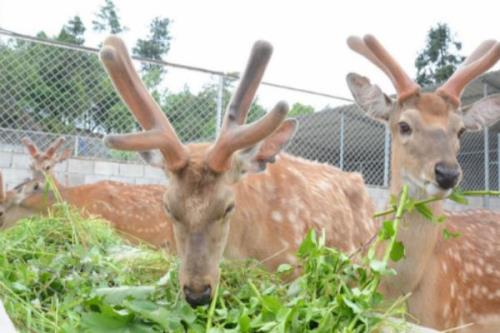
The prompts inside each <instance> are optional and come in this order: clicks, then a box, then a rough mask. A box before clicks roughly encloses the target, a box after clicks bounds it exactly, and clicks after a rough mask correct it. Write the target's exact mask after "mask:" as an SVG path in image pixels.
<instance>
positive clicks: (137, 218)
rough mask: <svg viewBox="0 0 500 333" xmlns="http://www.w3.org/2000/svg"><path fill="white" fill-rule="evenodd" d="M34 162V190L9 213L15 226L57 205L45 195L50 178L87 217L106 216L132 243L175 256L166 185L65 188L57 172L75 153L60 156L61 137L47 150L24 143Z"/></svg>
mask: <svg viewBox="0 0 500 333" xmlns="http://www.w3.org/2000/svg"><path fill="white" fill-rule="evenodd" d="M22 142H23V144H24V145H25V146H26V148H27V150H28V152H29V154H30V156H31V158H32V163H31V165H30V168H31V170H32V173H33V180H32V182H31V183H30V184H32V183H33V184H37V185H36V186H35V185H32V186H31V187H29V188H27V187H26V186H25V187H24V189H25V193H24V195H23V199H22V200H17V203H16V204H15V205H14V204H12V205H11V207H10V210H9V211H8V212H7V214H6V215H8V220H9V223H6V224H5V225H6V226H11V225H12V224H13V223H15V221H17V220H19V219H20V218H22V217H27V216H31V215H35V214H38V213H45V212H46V211H47V210H48V209H49V207H50V206H51V205H52V204H53V203H54V202H55V198H54V196H53V195H52V194H51V193H49V194H48V197H47V194H46V193H45V191H44V189H45V186H46V185H45V180H46V178H45V177H46V175H47V177H49V178H50V179H51V182H52V183H53V184H54V185H55V187H56V188H57V190H58V192H59V193H60V194H61V197H62V199H63V200H64V201H66V202H68V203H69V204H71V205H73V206H75V207H77V208H79V209H81V210H82V212H83V213H84V214H86V215H92V216H98V217H102V218H104V219H105V220H107V221H109V222H110V223H111V225H112V226H113V227H114V228H115V229H116V230H118V231H119V232H120V233H122V234H123V235H124V236H126V237H127V238H128V239H130V240H131V241H139V240H142V241H146V242H147V243H150V244H152V245H153V246H157V247H163V248H165V249H166V250H167V251H168V252H169V253H175V244H174V242H175V241H174V239H173V233H172V224H171V222H170V221H169V220H168V217H167V216H166V214H165V212H164V209H163V205H162V196H163V192H164V188H163V186H160V185H133V184H126V183H121V182H115V181H100V182H97V183H93V184H87V185H80V186H65V185H63V184H62V183H60V182H59V181H58V180H57V178H56V177H54V174H53V170H54V167H55V165H57V163H60V162H62V161H64V160H66V159H67V158H69V157H70V156H71V150H64V151H63V152H62V153H58V150H59V148H60V147H61V146H62V144H63V143H64V138H58V139H57V140H55V141H54V142H53V143H52V144H50V145H49V147H48V148H47V149H46V150H45V151H40V150H39V149H38V147H37V146H36V145H35V144H34V143H33V142H32V141H31V140H30V139H29V138H24V139H23V140H22Z"/></svg>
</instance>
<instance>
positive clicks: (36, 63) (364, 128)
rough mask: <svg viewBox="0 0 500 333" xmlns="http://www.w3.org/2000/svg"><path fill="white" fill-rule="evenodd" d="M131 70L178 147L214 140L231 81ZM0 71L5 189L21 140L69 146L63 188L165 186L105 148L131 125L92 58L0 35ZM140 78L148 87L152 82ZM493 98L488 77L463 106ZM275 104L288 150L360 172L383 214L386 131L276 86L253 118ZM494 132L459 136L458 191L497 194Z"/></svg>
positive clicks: (263, 94) (350, 108)
mask: <svg viewBox="0 0 500 333" xmlns="http://www.w3.org/2000/svg"><path fill="white" fill-rule="evenodd" d="M135 65H136V67H137V68H144V67H146V66H153V67H154V68H156V69H157V74H158V77H161V78H162V83H161V84H160V85H158V86H155V89H154V91H153V95H154V96H155V98H157V100H158V101H159V103H160V105H161V106H162V108H163V109H164V111H165V112H166V113H167V114H168V116H169V119H170V120H171V122H172V124H173V126H174V127H175V128H176V130H177V133H178V135H179V136H180V138H181V139H182V140H183V141H184V142H186V143H188V142H199V141H206V140H211V139H213V138H214V137H215V136H216V134H217V132H218V130H219V128H220V126H221V119H222V117H223V115H224V110H225V107H226V104H227V103H228V100H229V96H230V91H231V87H232V85H233V83H234V81H235V80H236V79H237V74H235V73H225V72H221V71H215V70H209V69H203V68H195V67H192V66H188V65H181V64H173V63H168V62H163V61H151V60H148V59H136V61H135ZM0 67H2V71H1V72H0V103H1V104H0V131H1V135H0V168H1V169H2V171H3V172H4V173H5V175H6V176H5V178H6V179H7V185H8V187H9V188H10V187H12V186H14V185H16V184H17V183H19V182H21V181H22V180H23V179H24V178H26V177H28V175H29V171H28V169H27V166H28V163H27V161H28V157H27V156H26V155H25V154H24V149H23V147H22V145H21V144H20V139H21V138H22V137H24V136H29V137H30V138H32V139H33V140H34V141H35V142H36V143H38V144H39V145H40V146H42V147H43V146H45V145H46V144H48V143H49V142H51V141H53V140H54V139H55V138H56V137H59V136H61V135H63V136H65V137H66V138H67V146H68V147H71V148H72V149H73V155H74V158H73V159H72V160H70V161H69V162H65V163H63V164H62V165H60V166H58V169H57V171H58V172H59V176H60V178H61V179H64V180H65V181H66V182H67V183H68V184H82V183H89V182H95V181H97V180H103V179H114V180H120V181H126V182H131V183H161V182H163V181H164V177H163V174H162V172H161V171H159V170H156V169H154V168H151V167H149V166H146V165H144V164H143V163H142V162H140V161H139V158H138V157H137V156H136V155H135V154H131V153H122V152H117V151H111V150H109V149H107V148H106V147H105V146H104V145H103V143H102V137H103V136H104V135H105V134H107V133H110V132H113V133H122V132H127V131H130V130H131V129H136V128H137V125H136V123H135V122H134V120H133V118H132V116H131V114H130V113H129V112H128V110H127V109H126V107H125V106H124V105H123V103H122V102H121V100H120V98H119V97H118V96H117V94H116V93H115V91H114V89H113V87H112V84H111V82H110V81H109V79H108V77H107V75H106V73H105V71H104V69H103V68H102V66H101V64H100V63H99V59H98V56H97V49H93V48H86V47H79V46H73V45H66V44H63V43H60V42H54V41H49V40H45V39H40V38H36V37H31V36H25V35H20V34H17V33H13V32H9V31H5V30H0ZM171 78H175V80H173V79H171ZM145 79H146V83H148V80H151V81H153V82H154V81H155V80H157V79H158V78H155V77H152V78H151V77H146V78H145ZM171 81H175V82H174V84H172V83H171ZM151 86H154V84H151ZM434 88H435V87H429V89H434ZM498 92H500V72H490V73H487V74H485V75H483V76H481V77H479V78H478V79H476V80H475V81H474V82H473V83H471V84H470V85H469V86H468V87H467V89H466V91H465V92H464V94H463V104H464V105H469V104H471V103H472V102H474V101H476V100H478V99H480V98H482V97H484V96H487V95H489V94H493V93H498ZM280 99H285V100H287V101H288V102H289V103H290V105H291V107H292V110H291V113H290V115H291V116H294V117H297V118H298V119H299V121H300V127H299V130H298V132H297V134H296V136H295V138H294V140H293V141H292V143H291V144H290V145H289V147H288V148H287V151H288V152H289V153H291V154H294V155H297V156H301V157H304V158H307V159H311V160H317V161H321V162H325V163H329V164H331V165H334V166H337V167H339V168H341V169H343V170H347V171H358V172H361V173H362V175H363V177H364V179H365V182H366V183H367V184H368V185H369V186H370V193H371V194H372V196H373V198H374V199H375V201H376V203H377V206H378V207H382V206H383V204H384V203H385V202H386V198H387V191H386V189H387V186H388V182H389V175H390V170H389V168H390V135H389V132H388V130H387V128H385V127H384V125H383V124H381V123H378V122H376V121H374V120H371V119H368V118H366V117H365V116H363V115H362V114H361V112H360V110H359V109H358V107H357V106H356V105H355V104H353V102H352V101H351V99H350V98H344V97H339V96H335V95H334V94H326V93H320V92H315V91H310V90H307V89H302V88H295V87H289V86H286V85H282V84H275V83H272V82H264V83H263V84H262V86H261V88H260V89H259V92H258V97H257V100H256V101H255V103H254V106H253V108H252V113H251V114H250V119H256V118H258V117H259V116H260V115H262V114H264V113H265V112H267V111H268V110H269V109H270V106H271V105H273V103H274V102H275V101H277V100H280ZM499 130H500V125H498V124H497V125H495V126H494V127H492V128H490V129H488V130H486V131H484V132H477V133H467V134H465V135H464V136H463V137H462V140H461V145H462V148H461V152H460V156H459V160H460V163H461V165H462V168H463V170H464V180H463V182H462V187H463V188H464V189H498V188H499V178H500V169H499V168H498V164H499V161H498V159H499V156H500V155H499V154H498V149H499V146H498V136H499ZM473 205H474V206H477V207H481V206H482V207H491V208H493V209H497V208H500V203H499V202H497V201H496V199H478V200H476V201H474V202H473ZM449 207H450V208H457V209H459V207H458V206H453V205H451V204H449Z"/></svg>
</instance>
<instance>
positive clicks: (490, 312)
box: [347, 35, 500, 333]
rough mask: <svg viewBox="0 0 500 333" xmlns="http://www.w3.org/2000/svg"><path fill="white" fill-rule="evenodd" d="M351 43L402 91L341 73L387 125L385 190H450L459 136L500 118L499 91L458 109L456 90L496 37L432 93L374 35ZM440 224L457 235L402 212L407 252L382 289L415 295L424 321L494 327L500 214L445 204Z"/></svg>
mask: <svg viewBox="0 0 500 333" xmlns="http://www.w3.org/2000/svg"><path fill="white" fill-rule="evenodd" d="M348 44H349V46H350V47H351V48H352V49H353V50H354V51H356V52H358V53H360V54H361V55H363V56H364V57H366V58H367V59H369V60H370V61H371V62H373V63H374V64H375V65H377V66H378V67H379V68H380V69H381V70H382V71H384V72H385V73H386V74H387V76H388V77H389V78H390V79H391V80H392V82H393V84H394V86H395V87H396V90H397V93H398V99H397V101H392V100H391V99H390V98H389V97H388V96H387V95H385V94H384V93H382V91H381V90H380V88H379V87H378V86H376V85H372V84H371V83H370V81H369V80H368V79H367V78H365V77H362V76H360V75H357V74H349V75H348V76H347V83H348V85H349V87H350V89H351V91H352V94H353V96H354V98H355V100H356V102H357V103H358V104H359V105H360V107H361V108H362V109H363V110H364V111H365V112H366V113H367V114H368V115H369V116H371V117H373V118H375V119H377V120H379V121H383V122H385V123H387V124H388V126H389V127H390V130H391V134H392V153H391V158H392V160H391V173H392V174H391V194H393V195H398V194H399V192H400V191H401V189H402V186H403V185H405V184H406V185H408V186H409V190H410V194H411V195H412V196H413V197H414V198H426V197H429V196H433V195H436V196H441V197H444V196H446V195H447V194H449V193H450V191H451V189H452V188H453V187H455V186H456V185H457V184H458V183H459V182H460V179H461V177H462V171H461V168H460V165H459V164H458V161H457V154H458V151H459V146H460V142H459V137H460V135H461V134H462V133H464V132H465V131H468V130H469V131H471V130H472V131H475V130H479V129H482V128H484V127H487V126H489V125H492V124H494V123H495V122H497V121H498V120H499V119H500V95H494V96H489V97H486V98H484V99H482V100H480V101H478V102H476V103H474V104H473V105H472V106H470V107H469V108H467V109H465V110H463V109H461V108H460V95H461V93H462V90H463V89H464V87H465V86H466V85H467V83H468V82H470V81H472V80H473V79H474V78H475V77H477V76H478V75H480V74H481V73H483V72H485V71H487V70H488V69H489V68H491V67H492V66H493V65H494V64H495V63H496V62H497V61H498V59H499V58H500V44H499V43H498V42H496V41H493V40H490V41H486V42H484V43H483V44H481V45H480V46H479V47H478V48H477V49H476V51H475V52H474V53H472V54H471V56H469V58H468V59H467V60H466V62H465V63H464V65H463V66H462V67H461V68H460V69H458V70H457V71H456V72H455V73H454V74H453V75H452V76H451V77H450V79H449V80H448V81H447V82H446V83H445V84H444V85H443V86H441V87H440V88H439V89H438V90H437V91H436V92H435V93H423V92H421V91H420V87H419V86H418V85H417V84H416V83H414V82H413V81H412V80H411V79H410V78H409V77H408V75H407V74H406V73H405V72H404V70H403V69H402V68H401V67H400V66H399V64H398V63H397V62H396V61H395V60H394V59H393V58H392V57H391V56H390V54H389V53H388V52H387V51H386V50H385V49H384V48H383V47H382V45H381V44H380V43H379V42H378V41H377V40H376V39H375V37H373V36H370V35H368V36H365V37H364V39H361V38H357V37H351V38H350V39H349V40H348ZM431 208H432V210H433V212H434V214H435V215H440V214H442V212H443V204H442V202H441V201H440V202H436V203H433V204H432V205H431ZM446 227H447V228H449V229H450V230H453V231H458V232H460V233H461V234H462V236H461V237H460V238H457V239H453V240H447V241H445V240H444V239H443V238H442V236H441V234H442V231H443V230H442V229H443V226H441V225H436V224H432V223H430V222H429V221H427V220H425V219H424V218H423V217H422V216H421V215H420V214H419V213H418V212H416V211H414V212H411V213H408V214H407V215H405V217H404V221H403V223H402V228H401V230H400V231H399V234H398V236H399V237H398V238H399V240H401V241H402V242H403V243H404V245H405V248H406V257H405V258H404V259H403V260H401V261H399V262H398V263H396V264H394V268H395V269H396V271H397V275H396V276H394V277H389V278H387V279H386V280H385V281H384V287H385V290H386V292H387V294H388V295H390V296H400V295H406V294H411V296H410V298H409V299H408V310H409V313H410V315H411V316H412V317H413V318H415V319H416V320H417V321H418V322H419V323H421V324H423V325H426V326H431V327H433V328H437V329H450V328H454V327H457V326H462V325H466V324H469V323H470V324H472V325H471V326H468V327H467V328H463V329H461V330H458V331H457V332H491V333H493V332H500V214H498V213H494V212H491V211H484V210H483V211H476V210H472V211H466V212H460V213H448V221H447V223H446ZM454 332H455V331H454Z"/></svg>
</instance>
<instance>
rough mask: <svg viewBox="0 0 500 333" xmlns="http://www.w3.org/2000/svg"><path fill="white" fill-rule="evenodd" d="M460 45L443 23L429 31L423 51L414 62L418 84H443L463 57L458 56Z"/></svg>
mask: <svg viewBox="0 0 500 333" xmlns="http://www.w3.org/2000/svg"><path fill="white" fill-rule="evenodd" d="M461 49H462V43H460V42H459V41H458V40H457V39H456V38H455V36H454V35H453V34H452V32H451V30H450V28H449V27H448V25H447V24H445V23H438V25H437V26H436V27H433V28H431V29H430V30H429V32H428V34H427V41H426V45H425V47H424V49H423V50H422V51H421V52H420V53H419V54H418V56H417V59H416V60H415V67H416V68H417V79H416V81H417V82H418V84H420V85H422V86H425V85H434V84H440V83H443V82H445V81H446V80H447V79H448V78H449V77H450V76H451V75H452V74H453V72H455V70H456V69H457V67H458V66H459V65H460V64H461V63H462V62H463V61H464V59H465V57H463V56H461V55H460V54H459V51H460V50H461Z"/></svg>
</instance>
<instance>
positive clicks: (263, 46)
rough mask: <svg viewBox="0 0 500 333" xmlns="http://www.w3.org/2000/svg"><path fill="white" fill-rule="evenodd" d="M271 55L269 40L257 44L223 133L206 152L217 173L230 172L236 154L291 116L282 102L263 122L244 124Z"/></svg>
mask: <svg viewBox="0 0 500 333" xmlns="http://www.w3.org/2000/svg"><path fill="white" fill-rule="evenodd" d="M272 52H273V47H272V45H271V44H270V43H269V42H267V41H257V42H255V44H254V45H253V48H252V51H251V53H250V58H249V60H248V63H247V65H246V67H245V71H244V72H243V75H242V77H241V79H240V82H239V84H238V87H237V88H236V91H235V93H234V94H233V96H232V97H231V101H230V102H229V105H228V108H227V110H226V116H225V118H224V124H223V125H222V130H221V134H220V135H219V137H218V138H217V140H216V142H215V144H214V145H213V147H212V148H211V149H210V150H209V151H208V153H207V165H208V167H209V168H210V169H212V170H213V171H215V172H223V171H225V170H228V169H229V168H230V167H231V156H232V154H233V153H234V152H235V151H237V150H239V149H243V148H246V147H250V146H252V145H255V144H257V143H258V142H259V141H261V140H262V139H264V138H265V137H267V136H268V135H270V134H271V133H272V132H274V130H276V128H277V127H278V126H279V125H280V124H281V123H282V122H283V120H284V119H285V116H286V114H287V113H288V105H287V104H286V103H284V102H280V103H278V104H277V105H276V107H275V108H274V109H273V110H272V111H271V112H269V113H268V114H266V115H265V116H264V117H263V118H262V119H260V120H258V121H256V122H254V123H252V124H249V125H243V124H244V123H245V119H246V116H247V114H248V110H249V109H250V106H251V105H252V101H253V99H254V97H255V93H256V92H257V88H258V87H259V84H260V82H261V80H262V77H263V76H264V72H265V70H266V67H267V64H268V63H269V60H270V59H271V55H272Z"/></svg>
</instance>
